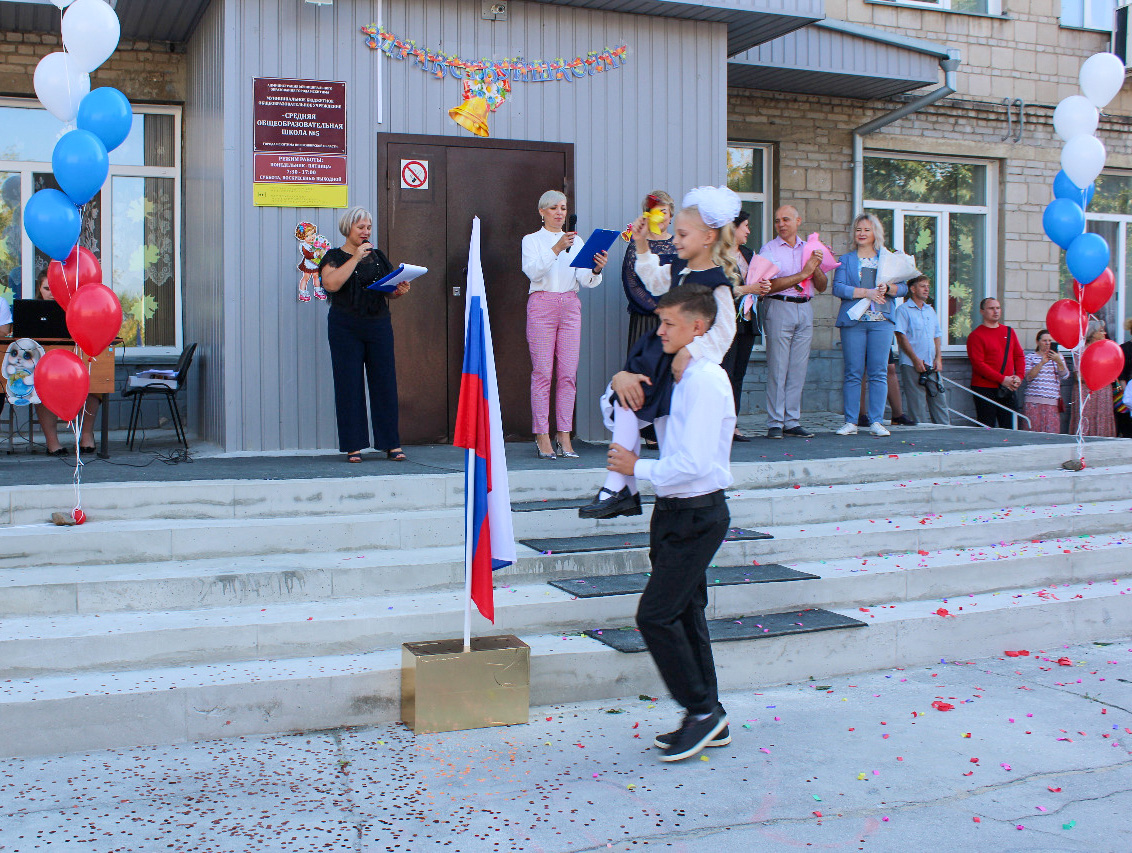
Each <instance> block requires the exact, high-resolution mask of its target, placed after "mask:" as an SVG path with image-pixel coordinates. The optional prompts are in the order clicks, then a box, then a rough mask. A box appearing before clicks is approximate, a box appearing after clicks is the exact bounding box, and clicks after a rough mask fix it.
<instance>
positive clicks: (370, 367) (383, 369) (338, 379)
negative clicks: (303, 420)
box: [326, 307, 401, 453]
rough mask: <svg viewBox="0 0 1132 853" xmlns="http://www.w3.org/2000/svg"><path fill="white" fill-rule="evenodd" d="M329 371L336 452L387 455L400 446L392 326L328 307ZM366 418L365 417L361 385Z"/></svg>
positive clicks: (387, 321) (379, 319) (386, 321)
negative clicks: (373, 451) (384, 452)
mask: <svg viewBox="0 0 1132 853" xmlns="http://www.w3.org/2000/svg"><path fill="white" fill-rule="evenodd" d="M326 328H327V337H328V339H329V341H330V365H331V367H332V368H333V371H334V413H335V415H337V418H338V449H339V450H341V451H342V452H343V453H350V452H351V451H354V450H364V449H365V448H367V447H369V446H370V437H369V423H368V421H369V420H370V418H372V420H373V447H376V448H377V449H378V450H392V449H393V448H394V447H400V446H401V439H400V437H399V434H398V431H397V371H396V367H395V365H394V363H393V324H392V323H391V322H390V319H389V317H388V315H387V316H385V317H380V318H378V319H369V318H365V317H356V316H354V315H353V314H348V313H347V312H345V311H338V310H335V309H334V308H333V307H332V308H331V309H330V312H329V314H328V315H327V322H326ZM367 384H368V385H369V405H370V412H369V414H370V417H369V418H367V417H366V385H367Z"/></svg>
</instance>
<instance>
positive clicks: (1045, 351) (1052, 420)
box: [1022, 329, 1069, 432]
mask: <svg viewBox="0 0 1132 853" xmlns="http://www.w3.org/2000/svg"><path fill="white" fill-rule="evenodd" d="M1068 377H1069V368H1068V367H1066V366H1065V359H1064V358H1062V357H1061V353H1059V352H1058V351H1057V350H1055V349H1054V348H1053V337H1052V336H1051V335H1050V333H1049V331H1048V330H1046V329H1042V330H1041V331H1040V332H1038V346H1037V349H1036V350H1035V351H1034V352H1028V353H1026V405H1025V407H1024V410H1023V412H1022V414H1024V415H1025V416H1026V417H1028V418H1029V419H1030V431H1031V432H1061V412H1060V406H1058V403H1060V402H1061V383H1062V380H1064V379H1067V378H1068Z"/></svg>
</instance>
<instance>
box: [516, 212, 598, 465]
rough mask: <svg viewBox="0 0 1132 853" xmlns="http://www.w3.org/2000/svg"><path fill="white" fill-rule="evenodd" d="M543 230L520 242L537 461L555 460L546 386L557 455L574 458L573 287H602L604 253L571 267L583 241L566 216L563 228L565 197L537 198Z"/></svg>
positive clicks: (576, 329)
mask: <svg viewBox="0 0 1132 853" xmlns="http://www.w3.org/2000/svg"><path fill="white" fill-rule="evenodd" d="M538 213H539V218H540V219H542V228H541V229H539V230H538V231H536V232H535V233H534V234H528V235H527V236H526V237H524V238H523V273H524V274H525V275H526V276H527V278H529V279H530V280H531V288H530V291H529V293H530V295H529V296H528V298H527V346H529V347H530V350H531V420H532V422H533V427H532V429H533V432H534V434H535V453H536V455H537V456H538V458H539V459H555V458H556V455H555V452H554V451H555V448H554V447H553V446H551V443H550V384H551V377H553V378H554V380H555V383H556V385H557V388H556V393H555V396H554V414H555V421H556V426H557V427H558V433H557V436H556V438H557V450H558V454H559V455H562V456H565V457H567V458H570V459H576V458H578V454H577V453H575V452H574V447H573V445H572V444H571V441H570V431H571V430H572V429H573V427H574V397H575V393H576V391H575V383H576V381H577V377H578V351H579V348H580V347H581V339H582V303H581V301H580V300H579V299H578V288H579V286H581V287H597V286H598V285H599V284H601V270H602V267H604V266H605V261H606V259H607V257H608V255H607V253H605V252H601V253H599V254H596V255H594V256H593V266H592V268H590V269H579V268H577V267H572V266H570V265H571V264H572V263H573V262H574V259H575V258H577V256H578V251H579V249H580V248H581V246H582V241H580V240H578V241H577V242H575V239H576V237H577V234H576V233H575V232H574V230H573V228H574V224H575V223H576V221H577V219H576V218H575V217H571V219H572V222H571V224H570V229H569V230H564V229H563V225H565V224H566V196H565V195H563V194H562V193H560V192H558V191H557V190H547V191H546V192H544V193H543V194H542V197H541V198H540V199H539V200H538Z"/></svg>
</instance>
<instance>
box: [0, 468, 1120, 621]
mask: <svg viewBox="0 0 1132 853" xmlns="http://www.w3.org/2000/svg"><path fill="white" fill-rule="evenodd" d="M791 491H794V490H791ZM972 491H977V489H975V488H974V487H973V486H972ZM1044 496H1045V495H1044V494H1043V495H1042V497H1044ZM764 503H766V501H761V500H760V499H758V498H755V499H744V498H739V499H736V500H735V501H734V506H733V507H732V511H733V513H735V512H736V510H737V509H739V510H740V511H744V512H745V510H746V508H751V507H754V508H756V509H755V511H757V507H758V506H760V505H762V504H764ZM770 503H772V504H773V503H774V501H771V502H770ZM859 505H860V504H858V506H859ZM915 505H916V504H915V503H914V504H913V506H915ZM523 515H527V513H524V514H523ZM735 522H736V523H739V524H743V523H746V519H744V518H743V517H742V516H738V517H736V518H735ZM373 523H374V522H373V521H372V519H371V520H370V522H369V525H370V526H372V524H373ZM395 523H398V522H394V524H395ZM637 523H641V522H639V521H637ZM122 524H126V523H124V522H123V523H122ZM178 524H180V525H186V524H188V525H195V526H197V529H198V530H199V531H202V532H200V533H199V534H198V537H199V538H204V537H213V535H214V532H215V529H216V528H213V527H210V526H209V524H208V523H205V522H197V521H194V522H180V523H178ZM258 524H260V525H267V526H269V527H272V528H277V525H276V523H274V522H266V521H260V522H258ZM312 525H313V526H315V527H316V528H317V520H305V524H304V525H303V526H304V527H308V528H309V527H310V526H312ZM250 526H251V527H252V528H254V527H255V525H254V524H252V525H250ZM748 526H751V525H748ZM759 527H760V529H762V530H765V531H766V532H768V533H770V534H771V535H772V536H773V537H774V538H773V539H770V540H764V541H753V542H735V543H725V544H724V546H723V547H722V548H721V549H720V551H719V554H718V556H717V560H718V561H719V562H720V564H721V565H739V564H745V563H750V562H753V561H758V562H760V563H771V562H776V563H784V564H790V565H796V564H797V563H798V562H799V561H820V560H837V559H843V558H861V559H866V558H872V557H876V555H877V554H889V553H896V554H902V553H915V552H917V551H921V550H923V551H937V550H940V549H945V548H974V547H979V546H981V545H983V544H985V543H988V542H1023V543H1025V542H1030V541H1032V540H1051V539H1058V538H1062V537H1067V536H1077V535H1091V534H1106V533H1122V532H1129V531H1132V501H1115V502H1103V503H1092V504H1063V505H1058V506H1046V507H1042V506H1038V507H1027V506H1020V507H1016V508H1014V509H1002V510H989V511H987V510H976V511H954V510H953V511H950V512H945V513H940V514H936V515H930V516H923V517H920V516H894V517H884V516H882V515H880V514H879V513H876V514H875V516H874V517H873V518H872V519H870V520H867V521H864V522H844V521H838V522H832V521H827V522H821V523H815V524H804V526H799V524H798V523H797V522H796V521H795V522H794V523H792V524H788V525H785V526H766V525H759ZM84 528H85V525H84ZM84 528H78V530H79V531H81V530H83V529H84ZM219 529H220V530H221V531H222V532H223V534H224V537H223V538H221V537H219V536H216V537H215V538H210V539H208V540H207V541H208V542H209V543H210V544H212V545H215V543H216V542H220V544H222V545H223V544H225V543H229V542H231V541H233V539H237V538H239V537H240V536H241V531H240V530H239V529H235V530H233V529H232V528H230V527H228V526H222V527H221V528H219ZM359 529H361V530H362V532H363V533H364V532H365V529H367V526H366V525H361V526H360V527H359ZM321 531H322V532H321V533H320V529H314V530H308V532H307V535H308V536H309V538H308V547H313V546H314V544H317V543H318V542H322V543H325V542H326V541H334V542H335V543H336V544H337V545H339V546H343V545H346V544H348V543H347V541H345V539H344V537H343V538H334V537H331V536H329V535H327V534H326V532H325V529H321ZM73 532H76V528H50V529H49V530H48V529H46V528H45V536H44V541H57V542H61V543H66V544H68V545H71V546H73V545H74V543H73V542H72V540H70V539H67V538H66V536H67V534H68V533H73ZM182 532H183V527H182ZM107 535H108V534H105V535H104V534H100V540H101V541H107ZM166 535H167V536H168V535H169V532H168V531H167V532H166ZM247 538H248V539H250V540H251V541H252V544H253V545H254V544H256V543H260V544H262V543H263V541H264V540H265V539H266V538H268V537H267V536H266V535H258V536H256V537H254V538H252V537H250V536H249V537H247ZM2 541H4V538H3V537H2V536H0V542H2ZM294 541H295V540H294V538H292V539H291V540H290V543H291V546H292V547H293V546H294ZM41 544H42V543H41ZM233 547H235V546H233ZM273 547H274V545H273ZM240 549H241V550H244V551H246V550H248V546H247V543H246V542H244V541H243V540H241V544H240ZM220 550H223V548H221V549H220ZM518 550H519V559H518V560H517V562H516V563H515V564H514V565H513V566H509V567H507V568H505V569H501V570H500V571H498V572H496V575H495V577H496V582H497V584H499V583H526V582H534V581H538V582H542V581H545V580H549V579H556V578H564V577H572V576H584V575H589V574H594V575H609V574H624V573H628V572H634V571H644V570H646V569H647V568H648V553H647V550H646V549H644V548H637V549H627V550H621V551H604V552H594V553H580V554H538V553H536V552H534V551H531V550H530V549H527V548H523V547H521V546H520V548H519V549H518ZM58 553H59V554H66V553H71V554H72V555H73V553H74V552H73V551H72V552H67V551H64V550H63V549H62V548H60V551H59V552H58ZM131 553H132V552H131V551H128V550H127V551H126V552H125V556H129V555H130V554H131ZM117 556H123V552H122V551H118V552H117ZM26 559H27V558H9V561H10V562H9V564H8V566H7V567H5V568H0V617H15V616H36V615H50V614H56V613H57V614H68V613H113V612H118V611H129V610H177V609H200V608H208V607H227V606H237V605H259V606H263V605H266V604H278V603H298V602H304V601H324V600H333V599H347V598H364V597H369V596H380V595H385V594H398V593H402V592H410V591H419V590H427V589H437V588H456V587H462V585H463V546H462V544H451V545H447V546H443V547H427V548H426V547H408V548H396V547H388V548H381V547H376V548H365V549H364V550H361V549H359V550H341V551H321V550H312V551H307V552H299V553H267V552H265V553H263V554H254V553H253V554H248V553H243V554H241V553H239V552H236V553H225V554H224V555H223V556H222V557H219V558H218V557H206V558H200V559H190V560H184V559H177V560H170V559H167V558H166V559H157V558H150V559H149V560H147V561H144V562H141V561H139V562H133V563H129V562H123V563H98V562H96V560H95V558H93V557H88V558H86V559H83V560H77V559H76V560H74V561H72V562H71V563H70V565H50V564H44V563H46V561H43V562H41V564H40V565H38V566H35V567H24V566H26V565H27V564H26V562H25V560H26ZM12 563H18V564H20V565H18V566H17V567H13V566H12ZM976 588H977V587H976ZM787 606H791V605H787Z"/></svg>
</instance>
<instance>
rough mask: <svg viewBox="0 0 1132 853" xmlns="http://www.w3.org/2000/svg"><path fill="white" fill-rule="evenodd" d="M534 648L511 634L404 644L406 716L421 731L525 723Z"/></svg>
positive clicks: (403, 701) (403, 715)
mask: <svg viewBox="0 0 1132 853" xmlns="http://www.w3.org/2000/svg"><path fill="white" fill-rule="evenodd" d="M530 710H531V648H530V646H528V645H527V644H526V643H524V642H523V641H522V640H520V639H519V638H518V637H515V636H512V635H510V634H507V635H501V636H495V637H473V638H472V649H471V651H468V652H466V651H464V641H463V640H462V639H461V640H433V641H430V642H424V643H404V644H403V645H402V646H401V719H402V721H403V722H404V723H405V725H407V726H408V727H409V728H411V729H412V730H413V731H414V732H415V733H416V734H424V733H427V732H455V731H460V730H462V729H482V728H487V727H489V726H513V725H517V724H519V723H526V722H528V720H529V718H530Z"/></svg>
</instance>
